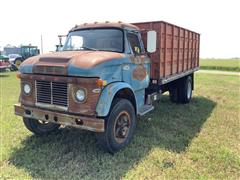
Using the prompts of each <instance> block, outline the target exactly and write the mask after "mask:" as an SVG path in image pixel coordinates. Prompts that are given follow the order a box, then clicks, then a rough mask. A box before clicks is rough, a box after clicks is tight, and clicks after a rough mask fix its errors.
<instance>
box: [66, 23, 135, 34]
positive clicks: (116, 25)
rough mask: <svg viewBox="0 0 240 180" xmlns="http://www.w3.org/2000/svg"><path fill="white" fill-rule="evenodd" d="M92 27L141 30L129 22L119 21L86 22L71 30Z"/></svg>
mask: <svg viewBox="0 0 240 180" xmlns="http://www.w3.org/2000/svg"><path fill="white" fill-rule="evenodd" d="M91 28H120V29H129V30H139V28H138V27H137V26H134V25H132V24H129V23H123V22H121V21H119V22H109V21H106V22H94V23H84V24H80V25H76V26H75V27H73V28H72V29H71V30H70V32H72V31H77V30H80V29H91Z"/></svg>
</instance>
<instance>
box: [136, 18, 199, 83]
mask: <svg viewBox="0 0 240 180" xmlns="http://www.w3.org/2000/svg"><path fill="white" fill-rule="evenodd" d="M133 24H134V25H136V26H138V27H139V28H140V29H141V34H142V37H143V42H144V45H145V47H147V31H149V30H155V31H156V32H157V38H158V39H157V49H156V52H155V53H151V54H149V56H150V58H151V60H152V62H151V78H152V79H160V80H161V79H165V78H168V77H172V76H174V75H178V74H179V73H182V72H185V71H188V70H191V69H194V68H196V67H198V66H199V44H200V35H199V34H198V33H195V32H193V31H190V30H187V29H184V28H182V27H179V26H176V25H173V24H170V23H166V22H163V21H156V22H143V23H133Z"/></svg>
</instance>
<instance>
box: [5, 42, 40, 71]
mask: <svg viewBox="0 0 240 180" xmlns="http://www.w3.org/2000/svg"><path fill="white" fill-rule="evenodd" d="M4 52H5V54H6V55H8V56H11V55H13V54H14V55H18V56H15V57H14V58H10V62H11V63H12V64H15V65H16V67H19V66H20V64H21V63H22V62H23V61H24V60H25V59H27V58H29V57H32V56H36V55H38V54H39V53H40V51H39V49H38V47H37V46H31V45H28V46H21V47H19V48H18V47H5V48H4Z"/></svg>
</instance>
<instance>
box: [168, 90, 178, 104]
mask: <svg viewBox="0 0 240 180" xmlns="http://www.w3.org/2000/svg"><path fill="white" fill-rule="evenodd" d="M169 98H170V100H171V102H173V103H178V102H179V93H178V88H173V89H171V90H169Z"/></svg>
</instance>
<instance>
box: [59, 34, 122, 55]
mask: <svg viewBox="0 0 240 180" xmlns="http://www.w3.org/2000/svg"><path fill="white" fill-rule="evenodd" d="M74 50H93V51H95V50H98V51H113V52H123V32H122V31H121V30H119V29H84V30H79V31H74V32H71V33H69V35H68V37H67V39H66V42H65V45H64V46H63V51H74Z"/></svg>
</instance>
